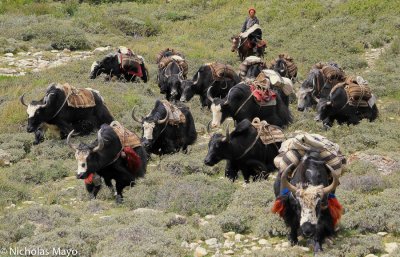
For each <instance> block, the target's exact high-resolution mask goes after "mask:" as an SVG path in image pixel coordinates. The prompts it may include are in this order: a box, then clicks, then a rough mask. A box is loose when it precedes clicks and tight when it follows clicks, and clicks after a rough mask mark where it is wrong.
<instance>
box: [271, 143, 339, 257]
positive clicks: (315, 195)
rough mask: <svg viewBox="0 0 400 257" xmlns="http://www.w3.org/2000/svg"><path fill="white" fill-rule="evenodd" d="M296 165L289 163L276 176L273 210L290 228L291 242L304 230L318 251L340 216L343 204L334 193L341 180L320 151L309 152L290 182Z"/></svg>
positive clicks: (294, 241) (315, 250)
mask: <svg viewBox="0 0 400 257" xmlns="http://www.w3.org/2000/svg"><path fill="white" fill-rule="evenodd" d="M293 166H294V164H291V165H289V166H288V167H287V168H286V169H285V170H284V171H283V172H282V173H280V174H279V175H278V176H277V179H276V181H275V184H274V192H275V196H276V197H277V199H276V201H275V203H274V206H273V208H272V211H273V212H275V213H278V214H279V215H280V216H281V217H282V218H283V219H284V221H285V223H286V225H287V226H288V227H289V228H290V233H289V241H290V242H291V243H292V245H295V244H297V243H298V238H297V236H298V232H299V231H301V234H302V235H303V236H304V237H305V238H308V239H310V240H311V242H312V245H313V247H314V252H319V251H322V243H323V242H324V240H325V238H327V237H329V236H332V235H333V234H334V231H335V226H336V224H337V222H338V220H339V219H340V216H341V212H342V207H341V205H340V204H339V202H338V201H337V199H336V198H335V195H334V193H333V192H334V191H335V189H336V187H337V186H338V185H339V179H338V177H337V175H336V174H335V172H334V170H333V168H332V167H330V166H329V165H326V164H325V162H324V160H323V159H322V158H321V157H320V154H319V152H317V151H313V150H310V151H309V152H307V153H306V155H305V156H304V157H303V158H302V160H301V162H300V163H299V164H298V166H297V167H296V168H295V170H294V171H293V177H292V178H291V179H290V182H289V181H288V175H289V172H290V171H291V169H292V168H293ZM331 177H332V179H331ZM330 180H332V182H330Z"/></svg>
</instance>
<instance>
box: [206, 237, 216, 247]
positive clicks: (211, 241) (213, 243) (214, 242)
mask: <svg viewBox="0 0 400 257" xmlns="http://www.w3.org/2000/svg"><path fill="white" fill-rule="evenodd" d="M205 242H206V244H207V245H209V246H212V245H216V244H217V243H218V240H217V239H216V238H210V239H207V240H206V241H205Z"/></svg>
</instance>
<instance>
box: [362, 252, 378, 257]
mask: <svg viewBox="0 0 400 257" xmlns="http://www.w3.org/2000/svg"><path fill="white" fill-rule="evenodd" d="M365 257H378V256H376V255H375V254H372V253H370V254H368V255H365Z"/></svg>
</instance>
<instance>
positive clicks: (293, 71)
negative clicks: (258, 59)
mask: <svg viewBox="0 0 400 257" xmlns="http://www.w3.org/2000/svg"><path fill="white" fill-rule="evenodd" d="M279 59H282V60H284V62H285V65H286V67H287V75H288V77H290V78H293V77H296V76H297V65H296V64H295V63H294V60H293V57H291V56H290V55H288V54H286V53H281V54H279V55H278V58H277V59H274V60H272V61H271V63H270V65H271V67H275V65H276V64H277V62H278V60H279Z"/></svg>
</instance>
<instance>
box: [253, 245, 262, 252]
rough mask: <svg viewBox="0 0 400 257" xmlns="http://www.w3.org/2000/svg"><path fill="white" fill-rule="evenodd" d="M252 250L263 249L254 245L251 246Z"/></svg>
mask: <svg viewBox="0 0 400 257" xmlns="http://www.w3.org/2000/svg"><path fill="white" fill-rule="evenodd" d="M251 250H252V251H253V252H254V251H258V250H261V247H259V246H253V247H251Z"/></svg>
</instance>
